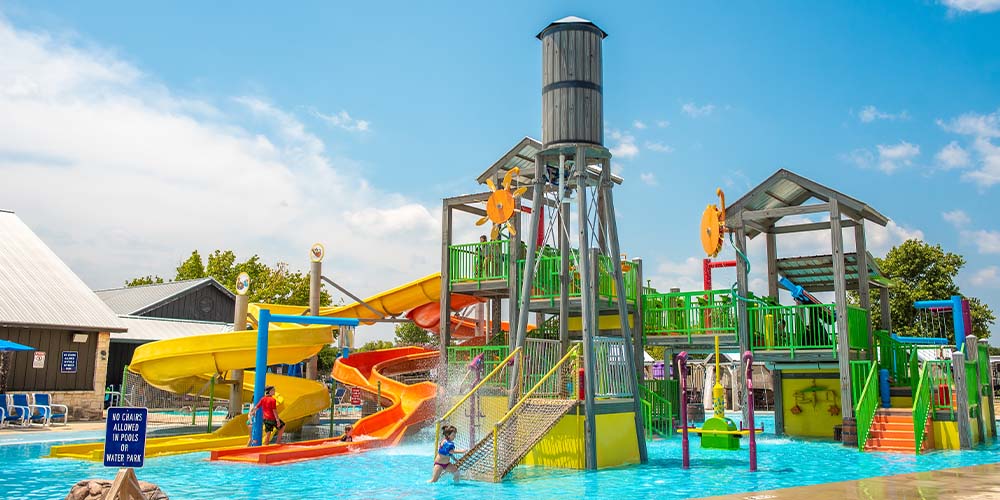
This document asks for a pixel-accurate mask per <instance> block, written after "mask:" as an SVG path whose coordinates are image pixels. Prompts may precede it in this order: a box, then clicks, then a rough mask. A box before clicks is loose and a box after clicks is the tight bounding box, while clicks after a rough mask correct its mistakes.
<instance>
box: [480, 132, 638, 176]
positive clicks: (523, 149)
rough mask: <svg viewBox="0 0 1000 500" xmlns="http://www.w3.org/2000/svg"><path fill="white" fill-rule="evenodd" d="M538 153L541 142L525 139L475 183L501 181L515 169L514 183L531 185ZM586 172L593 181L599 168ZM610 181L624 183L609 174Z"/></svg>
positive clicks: (599, 172)
mask: <svg viewBox="0 0 1000 500" xmlns="http://www.w3.org/2000/svg"><path fill="white" fill-rule="evenodd" d="M540 151H542V143H541V142H538V141H537V140H535V139H532V138H531V137H525V138H524V139H521V141H520V142H518V143H517V144H515V145H514V147H512V148H510V150H508V151H507V152H506V153H504V155H503V156H501V157H500V159H498V160H497V161H495V162H493V164H492V165H490V167H489V168H487V169H486V170H485V171H484V172H483V173H481V174H479V177H477V178H476V181H477V182H479V183H480V184H485V183H486V179H494V180H497V179H501V178H503V176H504V175H506V174H507V172H509V171H510V170H511V169H512V168H514V167H517V168H519V169H520V173H519V174H518V176H517V177H515V180H516V183H517V184H520V185H527V184H531V181H532V179H534V178H535V155H537V154H538V153H539V152H540ZM587 170H588V171H590V173H591V174H593V176H594V178H595V179H596V178H597V177H598V176H600V174H601V169H600V167H597V166H594V165H591V166H590V167H588V168H587ZM611 180H612V181H614V183H615V184H621V183H622V181H624V179H622V177H621V176H619V175H615V174H611Z"/></svg>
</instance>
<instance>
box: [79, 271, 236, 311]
mask: <svg viewBox="0 0 1000 500" xmlns="http://www.w3.org/2000/svg"><path fill="white" fill-rule="evenodd" d="M94 293H96V294H97V296H98V297H100V298H101V300H103V301H104V303H106V304H107V305H108V307H110V308H111V309H112V310H113V311H114V312H115V313H116V314H119V315H127V316H149V317H155V318H174V319H188V320H196V321H216V322H226V321H228V320H230V319H231V318H232V315H233V313H232V311H233V305H234V304H235V301H236V295H234V294H233V292H230V291H229V290H228V289H227V288H226V287H224V286H222V284H221V283H219V282H218V281H216V280H215V278H211V277H208V278H197V279H190V280H181V281H170V282H167V283H155V284H151V285H141V286H132V287H122V288H109V289H105V290H95V291H94Z"/></svg>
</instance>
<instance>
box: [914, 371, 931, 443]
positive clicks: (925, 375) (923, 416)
mask: <svg viewBox="0 0 1000 500" xmlns="http://www.w3.org/2000/svg"><path fill="white" fill-rule="evenodd" d="M930 397H931V391H930V374H929V372H928V369H927V363H926V362H925V363H924V365H923V367H921V370H920V383H919V384H918V385H917V389H916V390H915V391H914V393H913V409H912V415H913V443H914V445H915V446H916V450H915V452H916V454H917V455H919V454H920V450H921V448H922V445H923V442H924V437H925V436H924V435H925V433H926V431H927V417H929V416H930V404H931V402H930Z"/></svg>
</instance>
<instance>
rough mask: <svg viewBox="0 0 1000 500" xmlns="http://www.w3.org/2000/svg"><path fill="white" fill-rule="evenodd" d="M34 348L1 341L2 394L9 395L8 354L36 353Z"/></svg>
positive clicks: (0, 392) (0, 383)
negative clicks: (14, 352) (20, 352)
mask: <svg viewBox="0 0 1000 500" xmlns="http://www.w3.org/2000/svg"><path fill="white" fill-rule="evenodd" d="M34 350H35V348H34V347H28V346H26V345H24V344H18V343H17V342H11V341H9V340H4V339H0V394H6V393H7V370H8V366H7V353H8V352H11V351H34Z"/></svg>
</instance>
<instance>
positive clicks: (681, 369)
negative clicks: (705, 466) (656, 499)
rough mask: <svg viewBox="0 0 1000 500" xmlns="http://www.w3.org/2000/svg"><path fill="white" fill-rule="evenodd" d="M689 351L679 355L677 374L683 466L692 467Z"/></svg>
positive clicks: (685, 467)
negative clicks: (688, 390) (689, 433)
mask: <svg viewBox="0 0 1000 500" xmlns="http://www.w3.org/2000/svg"><path fill="white" fill-rule="evenodd" d="M687 357H688V354H687V351H683V352H681V353H680V354H678V355H677V376H679V377H680V378H681V395H680V398H679V400H680V405H681V468H682V469H690V468H691V456H690V449H689V447H688V411H687V406H688V405H687V375H686V374H687Z"/></svg>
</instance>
